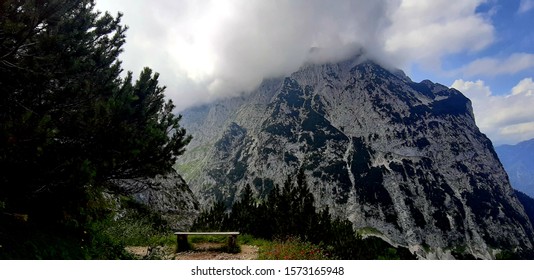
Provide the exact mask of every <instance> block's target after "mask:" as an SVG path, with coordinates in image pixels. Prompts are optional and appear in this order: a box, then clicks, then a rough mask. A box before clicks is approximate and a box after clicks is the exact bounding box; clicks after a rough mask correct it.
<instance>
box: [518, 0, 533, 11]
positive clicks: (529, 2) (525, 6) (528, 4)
mask: <svg viewBox="0 0 534 280" xmlns="http://www.w3.org/2000/svg"><path fill="white" fill-rule="evenodd" d="M533 8H534V0H521V2H520V3H519V9H518V10H517V12H518V13H519V14H522V13H526V12H528V11H530V10H532V9H533Z"/></svg>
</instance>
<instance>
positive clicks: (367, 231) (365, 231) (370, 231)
mask: <svg viewBox="0 0 534 280" xmlns="http://www.w3.org/2000/svg"><path fill="white" fill-rule="evenodd" d="M356 233H357V234H359V235H361V236H366V235H383V233H382V232H381V231H379V230H378V229H376V228H374V227H363V228H359V229H358V230H357V231H356Z"/></svg>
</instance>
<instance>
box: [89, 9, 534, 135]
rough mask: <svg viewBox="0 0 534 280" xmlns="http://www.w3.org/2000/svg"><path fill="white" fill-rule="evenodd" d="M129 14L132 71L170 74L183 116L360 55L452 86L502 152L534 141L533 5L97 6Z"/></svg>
mask: <svg viewBox="0 0 534 280" xmlns="http://www.w3.org/2000/svg"><path fill="white" fill-rule="evenodd" d="M97 9H99V10H104V11H109V12H111V13H112V14H115V13H116V12H117V11H122V12H123V13H124V17H123V23H124V24H126V25H128V26H129V28H130V29H129V31H128V33H127V43H126V45H125V47H124V49H125V52H124V53H123V55H122V56H121V59H122V60H123V67H124V68H125V69H126V70H129V71H133V72H134V73H139V72H140V70H141V69H142V67H144V66H149V67H151V68H153V69H154V70H155V71H157V72H159V73H160V74H161V76H160V78H161V82H162V84H165V85H166V86H167V91H166V94H167V96H168V97H169V98H172V99H173V100H174V101H175V103H176V104H177V107H178V109H179V110H183V109H185V108H188V107H191V106H195V105H199V104H202V103H206V102H211V101H214V100H217V99H220V98H226V97H229V96H235V95H238V94H241V93H242V92H247V91H250V90H253V89H254V88H255V87H257V86H258V85H259V83H260V82H261V81H262V80H263V79H264V78H269V77H274V76H282V75H287V74H290V73H291V72H293V71H295V70H297V69H298V68H299V67H300V66H301V65H302V63H303V62H304V61H306V60H307V59H309V50H310V48H312V47H319V48H321V49H323V50H324V52H323V54H324V55H325V57H324V59H326V60H332V61H333V60H338V59H341V58H343V57H341V56H342V54H344V53H346V50H347V49H349V48H351V47H353V46H354V44H357V45H360V46H363V47H364V48H365V49H366V50H368V51H369V55H370V56H372V57H375V58H377V59H379V60H381V61H382V62H383V63H386V64H389V65H390V66H394V67H397V68H400V69H403V70H404V71H405V72H406V73H407V74H408V75H409V76H410V77H411V78H412V80H414V81H421V80H423V79H429V80H432V81H434V82H438V83H441V84H444V85H446V86H450V87H454V88H456V89H458V90H460V91H462V92H463V93H464V94H465V95H466V96H468V97H469V98H470V99H471V100H472V103H473V109H474V113H475V118H476V121H477V125H478V126H479V128H480V129H481V131H482V132H484V133H486V134H487V135H488V137H489V138H490V139H491V140H492V141H493V143H494V144H495V145H500V144H515V143H517V142H519V141H523V140H527V139H531V138H534V110H533V109H534V82H533V78H534V31H533V30H534V29H533V26H534V0H432V1H427V0H375V1H367V0H336V1H327V0H291V1H288V0H270V1H264V0H157V1H146V0H113V1H108V0H106V1H104V0H100V1H99V0H97Z"/></svg>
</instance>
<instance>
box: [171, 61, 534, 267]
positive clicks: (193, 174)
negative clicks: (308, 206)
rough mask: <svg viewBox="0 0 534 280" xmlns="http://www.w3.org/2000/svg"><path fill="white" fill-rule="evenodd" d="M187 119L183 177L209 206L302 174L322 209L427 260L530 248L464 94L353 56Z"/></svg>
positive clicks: (525, 226) (530, 236)
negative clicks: (189, 136)
mask: <svg viewBox="0 0 534 280" xmlns="http://www.w3.org/2000/svg"><path fill="white" fill-rule="evenodd" d="M182 114H183V125H184V127H185V128H186V129H187V130H188V132H189V133H191V134H192V135H193V137H194V139H193V141H192V143H191V145H190V146H189V150H188V151H187V153H186V154H185V155H184V156H183V157H182V158H181V161H180V162H179V163H178V165H177V168H178V170H179V171H180V172H181V173H182V174H184V177H185V179H186V181H188V183H189V184H190V185H191V188H192V190H193V192H194V193H195V195H196V196H197V197H198V198H199V200H201V202H203V204H204V205H209V202H210V201H212V200H214V199H222V200H224V201H226V202H227V203H228V204H230V203H231V202H232V201H234V200H235V199H236V197H237V196H238V195H239V193H240V191H241V190H242V189H243V187H244V186H245V185H246V184H250V185H251V186H253V188H254V191H255V192H256V193H257V194H260V195H266V194H267V193H268V192H269V190H270V189H272V187H273V186H274V185H275V184H280V185H281V184H282V182H283V181H284V180H285V178H286V176H287V175H292V174H296V172H297V170H298V169H299V168H303V169H304V170H305V174H306V176H307V180H308V185H309V186H310V188H311V190H312V192H313V194H314V196H315V201H316V202H317V204H318V205H317V206H318V207H326V206H328V207H329V208H330V209H331V210H333V212H334V214H335V215H337V216H340V217H344V218H348V219H349V220H350V221H352V222H353V224H354V227H355V228H373V229H375V230H376V231H375V232H380V234H379V235H380V236H381V237H382V238H383V239H384V240H387V241H388V242H390V243H392V244H402V245H405V246H408V247H409V248H410V249H411V250H412V251H413V252H416V253H417V254H418V255H419V256H421V257H426V258H452V254H453V253H461V254H470V255H473V256H475V257H478V258H493V257H494V256H495V254H496V253H497V252H498V251H499V250H501V249H510V250H515V249H517V248H526V249H532V240H534V233H533V229H532V225H531V224H530V222H529V221H528V218H527V217H526V215H525V212H524V209H523V207H522V206H521V204H520V203H519V202H518V201H517V198H516V197H515V194H514V193H513V191H512V189H511V187H510V184H509V182H508V178H507V176H506V174H505V172H504V170H503V168H502V166H501V164H500V163H499V161H498V159H497V157H496V154H495V151H494V149H493V146H492V143H491V141H490V140H489V139H488V138H487V137H486V136H485V135H483V134H482V133H480V131H479V130H478V128H477V127H476V124H475V121H474V116H473V112H472V108H471V102H470V100H469V99H468V98H466V97H465V96H464V95H463V94H462V93H460V92H459V91H457V90H454V89H449V88H448V87H446V86H443V85H439V84H435V83H433V82H431V81H428V80H425V81H422V82H420V83H415V82H413V81H411V80H410V79H409V78H407V77H405V76H404V75H400V74H399V72H398V71H389V70H387V69H386V68H384V67H382V66H380V65H379V64H377V63H374V62H372V61H369V60H364V59H362V57H360V56H356V57H353V58H351V59H348V60H345V61H341V62H338V63H326V64H307V65H305V66H303V67H302V68H301V69H300V70H298V71H296V72H295V73H293V74H291V75H289V76H287V77H284V78H281V79H273V80H269V81H265V82H264V83H263V84H262V85H260V86H259V87H258V89H257V90H255V91H254V92H251V93H250V94H249V95H247V96H244V97H239V98H233V99H228V100H223V101H220V102H217V103H214V104H210V105H207V106H204V107H200V108H194V109H190V110H188V111H185V112H183V113H182ZM459 251H461V252H459Z"/></svg>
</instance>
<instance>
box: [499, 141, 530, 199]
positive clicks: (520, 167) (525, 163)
mask: <svg viewBox="0 0 534 280" xmlns="http://www.w3.org/2000/svg"><path fill="white" fill-rule="evenodd" d="M495 151H496V152H497V154H498V155H499V159H500V160H501V162H502V165H503V166H504V169H505V170H506V172H507V173H508V176H509V177H510V183H511V184H512V187H513V188H515V189H516V190H519V191H521V192H524V193H525V194H527V195H529V196H530V197H534V139H531V140H528V141H524V142H521V143H518V144H516V145H502V146H498V147H495Z"/></svg>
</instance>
